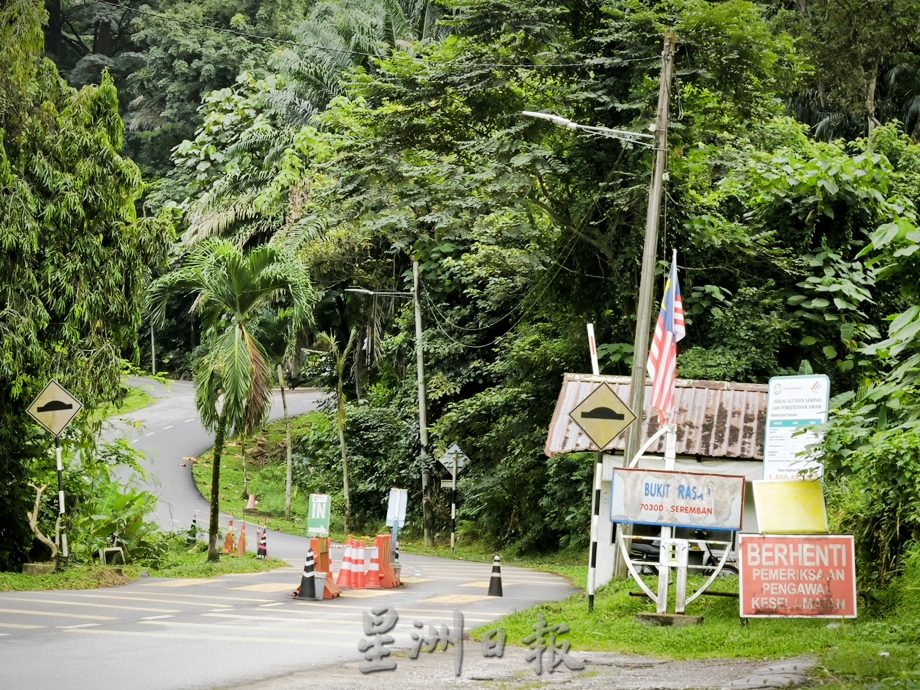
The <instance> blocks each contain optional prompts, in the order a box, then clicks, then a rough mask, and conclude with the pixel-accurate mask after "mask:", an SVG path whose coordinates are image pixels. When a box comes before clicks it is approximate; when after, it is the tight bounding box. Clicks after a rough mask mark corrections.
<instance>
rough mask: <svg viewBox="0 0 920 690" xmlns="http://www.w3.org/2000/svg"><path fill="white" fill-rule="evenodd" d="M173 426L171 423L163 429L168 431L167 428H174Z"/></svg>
mask: <svg viewBox="0 0 920 690" xmlns="http://www.w3.org/2000/svg"><path fill="white" fill-rule="evenodd" d="M172 428H173V425H172V424H170V425H169V426H164V427H163V431H166V430H167V429H172Z"/></svg>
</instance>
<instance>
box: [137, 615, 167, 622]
mask: <svg viewBox="0 0 920 690" xmlns="http://www.w3.org/2000/svg"><path fill="white" fill-rule="evenodd" d="M162 618H172V616H144V617H143V618H141V620H142V621H158V620H160V619H162Z"/></svg>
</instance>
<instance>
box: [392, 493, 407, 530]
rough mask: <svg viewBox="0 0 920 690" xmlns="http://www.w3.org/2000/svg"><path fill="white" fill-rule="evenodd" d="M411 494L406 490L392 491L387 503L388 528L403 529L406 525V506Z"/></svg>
mask: <svg viewBox="0 0 920 690" xmlns="http://www.w3.org/2000/svg"><path fill="white" fill-rule="evenodd" d="M408 500H409V492H408V491H406V490H405V489H390V500H389V501H388V502H387V527H402V526H403V525H404V524H406V504H407V503H408Z"/></svg>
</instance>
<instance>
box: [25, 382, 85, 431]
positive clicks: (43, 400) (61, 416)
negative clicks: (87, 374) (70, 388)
mask: <svg viewBox="0 0 920 690" xmlns="http://www.w3.org/2000/svg"><path fill="white" fill-rule="evenodd" d="M82 408H83V403H81V402H80V401H79V400H77V399H76V398H75V397H73V396H72V395H71V394H70V393H68V392H67V391H66V390H64V387H63V386H61V384H59V383H58V382H57V381H50V382H49V383H48V385H47V386H45V388H44V390H43V391H42V392H41V393H39V394H38V395H37V396H36V397H35V400H33V401H32V404H31V405H29V407H28V409H27V412H28V413H29V415H30V416H31V417H32V419H34V420H35V421H36V422H38V423H39V424H41V425H42V426H43V427H45V428H46V429H47V430H48V431H50V432H51V433H52V434H54V435H55V436H60V435H61V433H62V432H63V431H64V429H66V428H67V427H68V426H69V425H70V422H71V421H73V418H74V417H76V416H77V413H78V412H79V411H80V410H81V409H82Z"/></svg>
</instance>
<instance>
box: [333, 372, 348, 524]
mask: <svg viewBox="0 0 920 690" xmlns="http://www.w3.org/2000/svg"><path fill="white" fill-rule="evenodd" d="M344 360H345V355H342V356H340V357H339V363H338V367H337V369H338V370H339V382H338V386H337V391H336V392H337V393H338V396H337V397H338V405H337V409H336V421H337V422H338V427H339V448H340V449H341V452H342V493H343V494H344V495H345V534H348V532H349V525H350V524H351V496H350V493H349V490H348V450H347V448H346V446H345V391H344V387H345V386H344V382H343V381H342V378H343V373H344V371H343V370H344V369H345V361H344Z"/></svg>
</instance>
